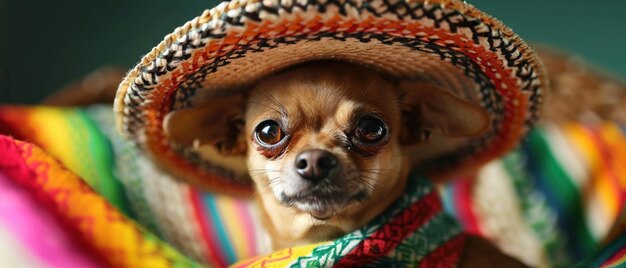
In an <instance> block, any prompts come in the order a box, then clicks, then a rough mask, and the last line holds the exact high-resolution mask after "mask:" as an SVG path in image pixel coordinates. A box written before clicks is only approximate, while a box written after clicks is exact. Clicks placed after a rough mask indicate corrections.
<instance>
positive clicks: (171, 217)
mask: <svg viewBox="0 0 626 268" xmlns="http://www.w3.org/2000/svg"><path fill="white" fill-rule="evenodd" d="M0 134H4V135H2V136H0V155H1V156H2V157H0V196H1V197H2V202H0V260H2V263H4V264H12V266H34V267H98V266H103V264H104V265H105V266H107V265H108V266H116V267H160V266H178V267H194V266H214V267H224V266H228V265H233V266H235V267H247V266H256V267H264V266H281V267H283V266H291V267H301V266H307V267H309V266H316V267H318V266H329V265H337V266H355V265H370V266H380V265H393V266H422V267H430V266H436V265H438V266H442V267H449V266H454V265H455V264H456V263H457V261H458V259H459V254H460V252H461V251H462V249H463V246H464V239H465V236H466V234H478V235H482V236H484V237H487V238H489V239H491V240H492V241H494V242H495V243H496V244H497V245H498V246H499V247H500V248H502V249H503V250H504V251H505V252H508V253H509V254H511V255H514V256H516V257H518V258H519V259H521V260H523V261H524V262H526V263H527V264H530V265H533V266H540V267H568V266H571V265H573V264H582V265H584V266H594V267H595V266H613V265H619V264H623V263H625V261H626V235H623V234H624V227H626V220H624V218H626V214H625V213H623V211H624V207H623V204H624V200H623V198H624V193H626V191H625V190H626V170H625V169H626V138H625V136H624V129H621V128H620V127H619V126H616V125H614V124H611V123H606V124H601V125H594V126H588V125H581V124H571V125H560V126H553V125H542V126H540V127H539V128H537V129H536V130H534V131H533V132H532V133H531V134H530V136H529V137H528V138H527V140H526V141H525V142H524V143H523V144H522V145H521V146H520V147H519V149H517V150H515V151H513V152H511V153H510V154H508V155H507V156H505V157H503V158H502V159H500V160H498V161H494V162H492V163H489V164H488V165H486V166H485V167H484V168H482V169H481V170H479V171H478V172H477V173H476V174H474V175H472V176H467V177H463V178H459V179H458V180H454V181H453V182H451V183H449V184H446V185H432V184H431V183H430V182H429V181H428V180H427V179H426V178H423V177H421V176H420V175H419V174H413V175H412V178H411V179H410V181H411V183H410V184H409V185H408V187H407V189H406V193H405V194H404V195H403V196H402V198H400V199H399V200H397V201H396V202H395V203H394V204H393V205H392V206H391V207H390V208H389V209H388V210H387V211H385V212H384V213H383V214H382V215H380V216H379V217H378V218H376V219H375V220H373V221H372V222H371V223H369V224H368V225H367V226H364V227H363V228H362V229H360V230H357V231H355V232H353V233H350V234H347V235H346V236H344V237H341V238H340V239H337V240H334V241H328V242H323V243H320V244H314V245H306V246H302V247H296V248H290V249H285V250H280V251H277V252H269V251H268V248H269V241H268V237H267V234H266V233H265V232H264V230H263V229H262V225H261V223H260V219H259V215H258V211H257V208H256V206H255V204H254V203H253V202H251V199H250V198H244V199H241V198H234V197H230V196H225V195H221V194H219V193H207V192H203V191H200V190H198V189H195V188H193V187H190V186H189V185H186V184H183V183H180V182H178V181H176V180H174V179H172V178H171V177H170V175H168V174H167V173H165V172H163V171H161V170H160V169H159V167H157V166H155V165H154V164H153V162H151V161H150V159H147V158H145V157H144V156H143V155H141V154H140V153H139V152H138V151H137V150H136V149H135V148H134V147H133V146H132V145H130V144H128V143H127V142H125V141H124V140H122V139H121V138H120V137H118V136H117V134H116V133H115V129H114V127H113V118H112V113H111V109H110V107H106V106H93V107H86V108H50V107H15V106H6V107H0ZM42 234H45V235H42Z"/></svg>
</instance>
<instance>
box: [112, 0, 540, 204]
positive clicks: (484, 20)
mask: <svg viewBox="0 0 626 268" xmlns="http://www.w3.org/2000/svg"><path fill="white" fill-rule="evenodd" d="M324 59H336V60H343V61H349V62H352V63H355V64H362V65H365V66H368V67H371V68H373V69H375V70H379V71H381V72H385V73H387V74H390V75H393V76H395V77H397V78H398V79H416V80H421V81H424V82H427V83H432V84H434V85H437V86H439V87H441V88H444V89H447V90H449V91H450V92H451V93H453V94H455V95H456V96H459V97H463V98H465V99H467V100H469V101H473V102H475V103H478V104H480V105H482V107H484V108H485V109H486V110H487V111H488V112H490V113H491V115H492V122H491V123H492V127H491V130H490V131H488V132H487V133H486V134H485V135H484V136H482V137H480V138H476V139H471V140H469V141H467V142H465V143H464V144H462V145H461V146H460V147H458V149H455V150H454V151H452V152H450V153H446V154H444V155H442V156H441V157H440V158H437V159H434V160H433V161H431V162H430V163H429V167H430V168H429V170H428V172H431V173H438V172H441V171H443V170H447V171H450V170H460V169H465V168H469V167H475V166H477V165H480V164H482V163H484V162H486V161H489V160H491V159H493V158H495V157H498V156H500V155H502V154H503V153H505V152H507V151H508V150H510V149H511V148H512V147H514V146H515V145H516V144H517V142H518V141H519V140H520V139H521V138H522V137H523V136H524V134H525V133H526V132H527V131H528V130H529V128H530V127H531V126H532V125H533V123H534V122H535V121H536V119H537V117H538V111H539V109H540V104H541V102H542V98H543V97H542V95H543V94H544V93H545V91H546V88H547V79H546V77H545V74H544V70H543V67H542V64H541V62H540V61H539V60H538V58H537V57H536V55H535V53H534V52H533V51H532V50H531V49H530V48H529V47H528V46H527V45H526V44H525V43H524V42H523V41H522V40H521V39H520V38H519V37H518V36H517V35H516V34H515V33H513V32H512V31H511V30H510V29H509V28H507V27H506V26H505V25H503V24H502V23H501V22H500V21H498V20H496V19H494V18H492V17H490V16H488V15H486V14H485V13H483V12H481V11H479V10H477V9H476V8H474V7H473V6H471V5H470V4H467V3H464V2H463V1H457V0H449V1H445V0H439V1H437V0H431V1H422V0H413V1H411V0H406V1H403V0H369V1H368V0H263V1H259V0H239V1H231V2H223V3H221V4H220V5H218V6H217V7H214V8H212V9H210V10H206V11H204V13H203V14H202V15H200V16H199V17H197V18H194V19H193V20H191V21H189V22H187V23H186V24H185V25H183V26H182V27H179V28H177V29H176V30H175V31H174V32H173V33H172V34H170V35H168V36H166V38H165V40H164V41H163V42H161V43H160V44H159V45H158V46H156V47H155V48H154V49H152V51H150V53H148V54H147V55H146V56H145V57H144V58H143V59H142V60H141V62H140V63H139V64H138V65H137V66H136V67H135V68H134V69H132V70H131V71H130V72H129V73H128V75H127V77H126V78H125V79H124V80H123V82H122V83H121V84H120V86H119V89H118V93H117V98H116V100H115V110H116V113H117V124H118V128H119V130H120V131H121V132H122V133H123V134H124V135H125V136H126V137H127V138H129V139H131V140H133V141H134V142H135V143H136V144H137V145H138V146H139V147H140V148H141V149H143V150H144V151H146V152H148V154H149V155H152V156H153V158H154V159H155V160H156V161H157V162H158V163H159V164H161V165H162V166H164V167H165V168H166V169H169V170H171V171H173V172H174V173H177V175H178V176H182V177H183V178H186V179H188V180H191V181H192V182H195V183H198V184H200V185H202V186H203V187H204V188H205V189H206V188H208V189H209V190H217V191H222V192H226V193H230V194H244V193H248V192H249V191H250V188H249V187H247V186H242V185H244V184H242V183H241V182H239V180H236V179H233V178H235V177H237V176H238V175H237V172H234V171H232V170H229V168H227V166H228V165H222V164H216V162H214V161H208V160H206V159H204V158H201V157H198V155H196V154H195V153H194V152H193V150H191V148H186V147H184V146H181V145H177V144H174V143H173V142H171V141H168V139H167V136H166V135H165V133H164V131H163V127H162V124H163V120H164V117H165V115H166V114H167V113H168V112H171V111H174V110H178V109H185V108H189V107H193V106H194V105H196V104H197V103H199V102H201V101H202V99H205V98H210V97H211V93H212V92H222V93H223V92H224V91H229V90H232V91H233V92H235V91H236V90H237V89H241V88H244V87H245V86H246V85H250V84H252V83H254V82H255V81H257V80H258V79H259V78H261V77H264V76H267V75H268V74H271V73H273V72H276V71H278V70H280V69H283V68H285V67H288V66H291V65H294V64H298V63H302V62H306V61H312V60H324ZM218 162H219V161H218Z"/></svg>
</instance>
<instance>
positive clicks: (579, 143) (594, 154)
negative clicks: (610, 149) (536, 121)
mask: <svg viewBox="0 0 626 268" xmlns="http://www.w3.org/2000/svg"><path fill="white" fill-rule="evenodd" d="M565 129H566V132H567V133H568V136H569V137H570V138H571V141H572V144H574V145H575V146H576V147H577V148H578V149H579V150H580V151H581V153H582V156H583V158H584V159H585V160H586V162H587V163H588V165H589V169H590V175H591V180H590V184H591V185H589V186H590V187H591V189H593V192H592V193H589V195H585V194H584V193H583V197H585V198H586V199H588V198H598V199H600V200H601V202H600V203H601V204H603V206H604V207H605V208H606V211H608V213H609V215H606V216H607V217H608V218H613V215H617V213H618V204H617V200H618V196H617V194H616V191H615V189H613V187H612V185H611V183H610V178H609V177H608V176H607V174H606V172H605V171H604V170H603V168H602V165H601V162H600V161H602V157H601V155H600V152H599V151H598V150H597V147H596V146H597V145H596V144H595V143H594V142H593V140H592V138H591V137H589V134H587V133H586V132H585V130H584V128H583V127H581V126H580V125H568V126H566V128H565ZM585 203H587V200H585Z"/></svg>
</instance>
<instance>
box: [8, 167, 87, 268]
mask: <svg viewBox="0 0 626 268" xmlns="http://www.w3.org/2000/svg"><path fill="white" fill-rule="evenodd" d="M5 156H6V155H5ZM0 196H2V202H0V222H2V223H4V225H5V226H6V227H7V228H8V230H10V231H12V233H13V234H15V238H17V239H19V240H20V241H21V242H22V245H23V246H24V247H25V249H27V250H29V251H30V255H31V256H33V257H37V258H38V259H39V261H40V262H41V263H45V264H47V266H50V267H99V265H98V264H97V263H96V262H95V261H94V260H93V259H90V258H89V257H88V256H89V254H88V253H87V252H85V251H83V250H82V249H81V247H79V246H78V245H76V244H74V243H73V242H72V240H71V239H70V238H69V237H68V235H67V233H65V232H64V231H63V228H61V226H59V224H58V222H57V221H56V219H55V218H54V217H53V216H52V215H50V213H49V212H48V211H46V210H45V209H44V208H42V207H40V206H38V205H37V203H36V202H35V201H34V200H33V198H32V197H31V196H30V194H29V193H28V192H27V191H26V190H24V189H22V188H20V187H19V186H17V185H15V184H14V183H12V182H11V181H10V179H9V178H8V177H7V176H6V175H4V174H3V173H0Z"/></svg>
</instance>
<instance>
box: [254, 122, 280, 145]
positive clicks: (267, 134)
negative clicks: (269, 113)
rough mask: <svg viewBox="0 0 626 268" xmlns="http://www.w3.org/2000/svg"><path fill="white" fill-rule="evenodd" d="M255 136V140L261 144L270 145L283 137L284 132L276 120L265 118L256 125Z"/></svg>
mask: <svg viewBox="0 0 626 268" xmlns="http://www.w3.org/2000/svg"><path fill="white" fill-rule="evenodd" d="M255 137H256V139H257V142H259V143H260V144H261V145H264V146H272V145H275V144H277V143H279V142H280V141H281V140H282V139H283V138H284V137H285V132H284V131H283V130H282V129H281V128H280V126H279V125H278V123H277V122H276V121H272V120H267V121H263V122H261V123H260V124H259V125H258V126H257V127H256V129H255Z"/></svg>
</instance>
